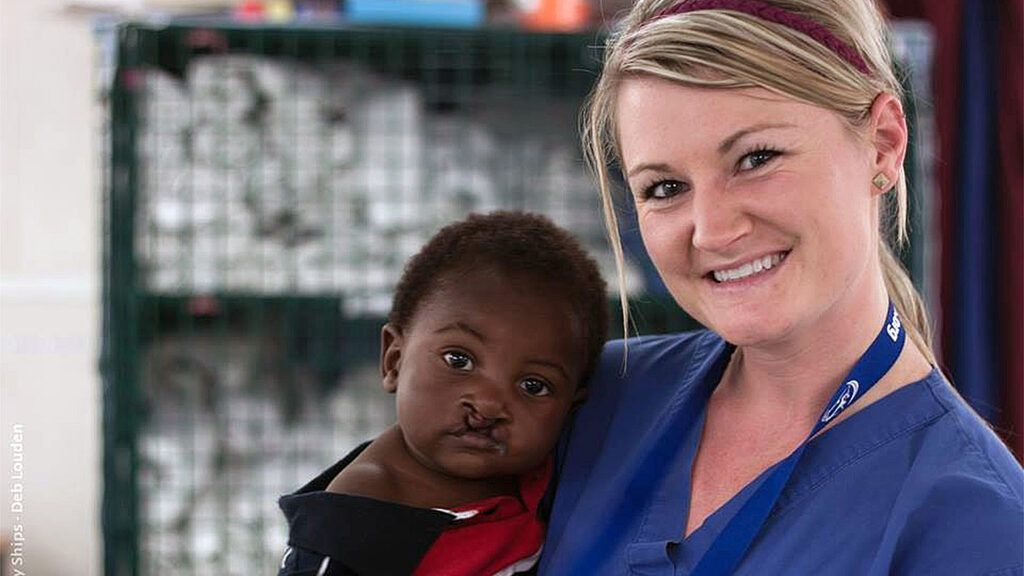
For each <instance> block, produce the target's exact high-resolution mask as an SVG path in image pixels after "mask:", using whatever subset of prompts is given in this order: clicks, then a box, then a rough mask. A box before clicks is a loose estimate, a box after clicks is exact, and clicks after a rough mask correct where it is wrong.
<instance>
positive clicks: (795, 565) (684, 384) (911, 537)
mask: <svg viewBox="0 0 1024 576" xmlns="http://www.w3.org/2000/svg"><path fill="white" fill-rule="evenodd" d="M731 352H732V347H731V346H729V345H727V344H726V343H725V342H724V341H722V339H721V338H719V337H718V336H717V335H715V334H713V333H711V332H707V331H702V332H693V333H687V334H675V335H669V336H654V337H645V338H639V339H632V340H630V341H629V346H628V354H627V356H628V363H627V364H626V368H625V374H624V375H623V362H622V358H623V345H622V341H617V342H611V343H609V344H608V345H607V346H606V347H605V351H604V354H603V356H602V359H601V364H600V367H599V368H598V370H597V373H596V375H595V377H594V378H593V380H592V382H591V384H590V392H589V397H588V399H587V402H586V404H584V406H583V407H582V409H581V410H580V412H579V413H578V414H577V415H576V418H575V419H574V421H573V423H572V425H571V428H569V429H568V430H567V432H566V433H565V434H564V436H563V438H562V441H561V443H560V460H559V479H558V487H557V492H556V495H555V501H554V505H553V508H552V515H551V520H550V524H549V526H548V535H547V542H546V544H545V549H544V556H543V558H542V559H541V566H540V573H541V574H542V575H543V574H554V575H562V574H567V575H568V574H572V575H575V574H579V573H581V572H582V571H587V572H588V574H612V575H624V574H636V575H648V574H649V575H667V574H689V573H690V572H691V571H692V569H693V567H694V566H695V565H696V563H697V561H698V560H699V559H700V557H701V555H702V554H703V553H704V552H705V550H707V548H708V546H709V545H710V544H711V542H712V541H713V540H714V539H715V537H716V536H717V535H718V533H719V532H720V531H721V530H722V528H723V527H724V526H725V524H726V523H727V522H728V521H729V519H730V518H731V517H732V515H733V514H735V512H736V511H737V510H738V509H739V507H740V506H741V505H742V504H743V502H744V501H745V500H746V499H747V498H748V497H749V496H750V495H751V494H752V493H753V491H754V490H755V489H756V487H757V485H758V484H759V483H760V482H761V481H762V480H763V479H764V478H765V477H767V475H768V474H769V472H770V470H769V471H766V472H765V473H764V474H762V475H761V476H760V477H759V478H757V479H756V480H754V481H753V482H752V483H751V484H750V485H748V486H747V487H745V488H744V489H743V490H742V491H741V492H740V493H739V494H737V495H736V496H735V497H734V498H733V499H732V500H730V501H729V502H728V503H726V504H725V505H724V506H722V507H721V508H720V509H719V510H718V511H716V512H715V513H714V514H712V515H711V516H710V517H709V518H708V519H707V520H706V521H705V522H704V524H703V525H702V526H701V527H700V528H698V529H697V530H696V531H695V532H693V533H692V534H691V535H690V536H689V537H688V538H686V539H683V533H684V529H685V523H686V517H687V507H688V506H689V495H690V469H691V466H692V465H693V460H694V456H695V454H696V451H697V444H698V442H699V440H700V435H701V430H702V428H703V425H704V409H705V406H706V404H707V400H708V397H709V396H710V394H711V392H712V390H714V387H715V386H716V385H717V384H718V381H719V380H720V379H721V375H722V372H723V371H724V370H725V366H726V364H727V363H728V359H729V356H730V354H731ZM1022 494H1024V471H1022V469H1021V467H1020V465H1019V464H1018V462H1017V461H1016V460H1015V459H1014V458H1013V456H1012V455H1011V454H1010V453H1009V451H1008V450H1007V449H1006V447H1005V446H1004V445H1003V444H1002V443H1001V442H1000V440H999V439H998V438H997V437H996V436H995V434H993V433H992V432H991V430H989V428H988V427H987V426H986V425H985V424H984V423H983V422H982V421H981V420H980V419H979V418H978V417H977V416H976V415H975V414H974V413H973V412H972V411H971V410H970V408H968V406H967V405H966V404H965V403H964V402H963V400H961V399H960V397H959V396H958V395H957V394H956V392H955V391H954V390H953V388H952V387H951V386H950V385H949V383H948V382H947V381H946V380H945V379H944V378H943V377H942V375H941V374H940V373H939V372H938V371H934V370H933V371H932V372H931V374H929V375H928V376H927V377H926V378H924V379H923V380H920V381H918V382H915V383H912V384H909V385H907V386H904V387H902V388H900V389H898V390H896V391H894V392H893V393H891V394H889V395H887V396H885V397H884V398H882V399H880V400H878V401H877V402H875V403H873V404H871V405H869V406H867V407H865V408H864V409H862V410H861V411H859V412H857V413H855V414H853V415H852V416H850V417H849V418H847V419H846V420H845V421H843V422H841V423H839V424H838V425H836V426H834V427H833V428H831V429H830V430H828V431H826V432H824V433H823V434H821V435H819V436H818V437H816V438H815V439H814V440H813V441H812V442H811V443H810V444H809V445H808V447H807V450H806V451H805V452H804V455H803V458H802V459H801V461H800V463H799V464H798V465H797V468H796V469H795V470H794V472H793V475H792V477H791V478H790V480H789V483H788V484H787V485H786V488H785V490H784V491H783V493H782V495H781V497H780V498H779V501H778V502H777V503H776V505H775V508H774V509H773V511H772V514H771V516H770V517H769V518H768V520H767V522H766V523H765V525H764V526H763V528H762V530H761V532H760V533H759V535H758V536H757V538H756V539H755V540H754V542H753V544H752V545H751V547H750V549H749V550H748V552H747V554H746V556H745V557H744V558H743V560H742V561H741V563H740V565H739V567H738V568H737V570H736V572H735V573H736V574H751V575H752V574H759V575H760V574H857V575H861V574H957V575H960V574H1000V575H1002V574H1022V565H1024V496H1022ZM584 567H585V568H584Z"/></svg>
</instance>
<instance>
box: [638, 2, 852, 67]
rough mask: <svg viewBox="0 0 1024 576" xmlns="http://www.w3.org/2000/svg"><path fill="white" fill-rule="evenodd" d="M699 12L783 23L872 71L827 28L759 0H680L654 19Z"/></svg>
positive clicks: (843, 57)
mask: <svg viewBox="0 0 1024 576" xmlns="http://www.w3.org/2000/svg"><path fill="white" fill-rule="evenodd" d="M698 10H732V11H734V12H742V13H744V14H749V15H751V16H756V17H758V18H760V19H762V20H767V21H769V22H775V23H776V24H782V25H783V26H785V27H787V28H791V29H793V30H796V31H797V32H801V33H803V34H806V35H807V36H810V37H811V38H814V39H815V40H817V41H818V43H820V44H822V45H824V46H825V47H826V48H828V49H829V50H831V51H832V52H834V53H835V54H836V55H837V56H839V57H840V58H842V59H843V60H846V62H847V63H849V64H850V65H851V66H853V67H854V68H856V69H857V70H860V71H861V72H862V73H864V74H865V75H867V76H871V69H870V68H868V65H867V64H866V63H865V62H864V59H863V58H861V57H860V54H858V53H857V51H856V50H854V49H853V48H850V46H849V45H848V44H846V43H845V42H843V41H842V40H840V39H839V38H836V37H835V35H834V34H832V33H831V32H829V31H828V29H827V28H825V27H824V26H822V25H821V24H818V23H817V22H815V21H813V20H810V19H808V18H805V17H803V16H801V15H799V14H795V13H793V12H790V11H788V10H786V9H784V8H780V7H778V6H774V5H772V4H768V3H767V2H763V1H762V0H682V1H681V2H679V3H678V4H675V5H673V6H670V7H668V8H666V9H664V10H662V11H661V12H659V13H658V15H657V16H655V19H660V18H664V17H666V16H673V15H676V14H686V13H687V12H697V11H698Z"/></svg>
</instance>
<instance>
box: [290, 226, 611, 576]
mask: <svg viewBox="0 0 1024 576" xmlns="http://www.w3.org/2000/svg"><path fill="white" fill-rule="evenodd" d="M606 330H607V299H606V294H605V283H604V281H603V280H602V278H601V275H600V273H599V272H598V269H597V266H596V265H595V263H594V261H593V260H591V259H590V257H588V256H587V254H586V252H585V251H584V250H583V249H582V248H581V247H580V246H579V244H578V243H577V242H576V241H575V240H574V239H573V238H572V237H571V236H570V235H569V234H568V233H567V232H565V231H563V230H561V229H559V228H558V227H556V226H555V225H553V224H552V223H551V222H550V221H549V220H547V219H546V218H544V217H541V216H537V215H531V214H523V213H515V212H496V213H492V214H489V215H485V216H470V217H469V218H468V219H467V220H464V221H461V222H458V223H455V224H452V225H450V226H448V227H446V228H444V229H442V230H441V231H440V232H438V234H437V235H435V236H434V237H433V238H432V239H431V240H430V241H429V242H428V243H427V245H426V246H424V247H423V249H422V250H421V251H420V252H419V253H418V254H417V255H416V256H414V257H413V258H412V260H410V262H409V263H408V265H407V266H406V268H405V272H404V274H403V275H402V278H401V280H400V281H399V284H398V287H397V289H396V292H395V296H394V302H393V306H392V310H391V314H390V315H389V317H388V323H387V324H386V325H385V326H384V328H383V330H382V332H381V356H380V374H381V383H382V385H383V387H384V389H385V390H387V391H388V392H390V393H392V394H395V395H396V405H397V414H398V422H397V423H396V424H395V425H393V426H392V427H391V428H389V429H388V430H387V431H385V432H384V433H383V434H381V435H380V436H378V437H377V438H376V439H375V440H373V441H372V442H369V443H367V444H363V445H362V446H360V447H358V448H356V449H355V450H354V451H353V452H352V453H350V454H348V455H347V456H345V457H344V458H343V459H342V460H341V461H340V462H338V463H337V464H335V465H334V466H332V467H331V468H329V469H328V470H326V471H325V472H323V473H322V474H321V475H320V476H318V477H317V478H315V479H314V480H313V481H311V482H310V483H309V484H307V485H305V486H304V487H302V488H301V489H299V491H298V492H296V493H294V494H291V495H288V496H284V497H282V498H281V502H280V505H281V508H282V510H284V513H285V515H286V516H287V517H288V522H289V526H290V536H289V539H288V544H289V548H288V550H287V552H286V553H285V556H284V558H283V559H282V562H281V571H280V573H279V576H284V575H298V574H308V575H310V576H313V575H316V576H325V575H332V574H338V575H352V574H355V575H359V576H367V575H372V576H378V575H391V574H395V575H407V574H417V575H419V574H445V575H452V576H457V575H460V576H481V575H489V574H501V575H506V574H515V573H520V572H526V571H528V570H530V569H531V568H532V567H533V566H534V564H535V563H536V562H537V559H538V557H539V555H540V549H541V545H542V543H543V540H544V524H543V522H542V520H541V519H540V518H539V517H538V515H537V506H538V504H539V502H540V500H541V498H542V496H543V495H544V492H545V490H546V489H547V486H548V482H549V480H550V478H551V468H552V466H551V452H552V448H553V447H554V444H555V441H556V440H557V438H558V435H559V432H560V431H561V428H562V425H563V424H564V423H565V421H566V418H567V416H568V415H569V413H570V411H571V410H572V408H573V407H574V406H576V405H577V404H579V403H580V402H582V401H583V398H584V396H585V389H584V387H583V386H584V382H585V381H586V378H587V376H588V373H589V372H590V370H591V369H592V368H593V366H594V363H595V361H596V360H597V357H598V355H599V353H600V350H601V346H602V344H603V342H604V339H605V336H606Z"/></svg>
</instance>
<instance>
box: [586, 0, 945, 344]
mask: <svg viewBox="0 0 1024 576" xmlns="http://www.w3.org/2000/svg"><path fill="white" fill-rule="evenodd" d="M679 1H680V0H638V1H637V3H636V4H635V5H634V6H633V8H632V10H631V11H630V13H629V15H628V16H627V17H626V19H625V21H624V22H623V23H622V27H621V29H620V31H619V32H618V33H616V34H615V35H613V36H612V37H611V38H610V39H609V40H608V43H607V45H606V53H605V60H604V68H603V71H602V74H601V78H600V79H599V80H598V83H597V85H596V86H595V87H594V90H593V91H592V92H591V94H590V97H589V98H588V100H587V103H586V105H585V107H584V109H583V112H582V115H581V134H582V139H583V150H584V155H585V157H586V160H587V163H588V165H589V167H590V169H591V170H592V171H593V172H594V174H595V175H596V177H597V181H598V184H599V186H600V189H601V199H602V210H603V212H604V220H605V226H606V228H607V231H608V236H609V239H610V241H611V245H612V252H613V253H614V255H615V261H616V264H617V268H618V274H619V298H620V300H621V303H622V324H623V331H624V332H625V333H627V334H628V327H629V307H628V304H627V300H626V292H625V282H624V280H625V278H624V272H623V267H624V260H623V253H622V243H621V240H620V238H619V233H618V218H617V217H616V214H615V206H614V202H613V199H612V183H611V177H610V174H609V169H608V165H609V163H610V162H611V161H613V160H618V161H621V158H622V155H621V151H620V149H619V145H618V142H617V138H616V136H617V131H616V124H615V122H616V120H615V117H614V111H615V97H616V95H617V92H618V87H619V84H620V82H621V81H622V80H623V79H624V78H628V77H632V76H638V75H639V76H653V77H657V78H662V79H665V80H669V81H672V82H678V83H680V84H685V85H688V86H695V87H706V88H720V89H728V88H754V87H759V88H764V89H767V90H769V91H771V92H774V93H776V94H778V95H780V96H783V97H786V98H790V99H794V100H797V101H801V102H805V103H807V104H811V105H814V106H818V107H820V108H824V109H827V110H831V111H833V112H835V113H836V114H838V115H839V116H840V117H841V118H843V119H844V120H845V122H846V124H847V126H848V127H849V128H850V129H851V130H855V131H856V130H857V129H858V128H861V127H863V126H864V124H865V122H866V120H867V119H868V116H869V113H870V110H871V105H872V103H873V102H874V101H875V98H876V97H877V96H878V95H879V94H881V93H883V92H885V93H889V94H893V95H895V96H897V97H901V96H902V89H901V87H900V83H899V81H898V80H897V78H896V76H895V73H894V72H893V67H892V58H891V56H890V54H889V49H888V45H887V43H886V30H887V28H886V26H885V22H884V20H883V18H882V15H881V14H880V13H879V11H878V8H877V7H876V6H875V4H874V2H873V1H872V0H771V2H770V3H771V4H772V5H774V6H777V7H780V8H782V9H784V10H787V11H789V12H790V13H792V14H796V15H798V16H801V17H803V18H805V19H808V20H811V21H813V22H815V23H817V24H820V25H821V26H823V27H824V28H825V29H827V30H828V32H830V33H831V34H832V35H833V36H835V37H836V38H838V39H839V40H841V41H842V42H845V43H846V45H847V46H849V47H851V48H852V49H853V50H854V51H856V52H857V53H858V54H859V55H860V56H861V57H862V58H863V60H864V63H866V65H867V67H868V68H869V69H870V70H871V71H872V72H871V74H870V75H867V74H864V73H863V72H861V71H859V70H858V69H857V68H856V67H855V66H854V65H853V64H852V63H850V62H849V61H848V60H846V59H844V58H842V57H841V56H839V55H838V54H837V53H836V52H834V51H833V50H832V49H830V48H829V47H827V46H825V45H824V44H822V43H820V42H818V41H817V40H814V39H813V38H811V37H810V36H807V35H805V34H803V33H801V32H798V31H797V30H794V29H792V28H790V27H787V26H785V25H782V24H777V23H774V22H770V21H767V20H763V19H761V18H758V17H756V16H751V15H748V14H744V13H740V12H734V11H728V10H721V9H718V10H701V11H695V12H689V13H686V14H682V15H671V16H664V17H661V16H660V15H661V14H662V12H663V11H664V10H666V9H667V8H669V7H671V6H673V5H675V4H676V3H678V2H679ZM683 1H685V0H683ZM884 198H886V199H887V201H886V202H883V203H882V206H881V210H882V211H883V213H882V214H881V215H880V218H879V222H880V226H881V228H882V230H881V233H880V234H879V243H878V256H879V262H880V264H881V268H882V275H883V278H884V280H885V287H886V290H887V291H888V294H889V297H890V298H891V299H892V301H893V303H894V305H895V306H896V309H897V311H898V312H899V313H900V315H901V316H902V318H903V323H904V326H906V327H907V333H908V334H909V335H910V337H911V339H912V340H913V341H914V342H915V343H916V344H917V346H918V348H920V349H921V352H922V353H923V354H924V355H925V356H926V357H927V358H928V360H929V362H931V363H932V364H935V357H934V353H933V352H932V345H931V330H930V327H929V322H928V316H927V313H926V311H925V307H924V303H923V301H922V298H921V295H920V294H919V293H918V292H917V289H916V288H915V287H914V285H913V283H912V282H911V280H910V277H909V276H908V275H907V272H906V270H904V269H903V266H902V265H901V264H900V262H899V260H898V259H897V258H896V256H895V254H894V252H893V250H892V248H891V246H890V239H891V241H893V242H895V243H896V245H897V246H899V247H902V246H903V245H905V244H906V241H907V182H906V176H905V174H904V172H903V170H902V169H901V170H900V172H899V174H898V177H897V178H896V182H895V188H894V190H892V193H891V194H885V195H884Z"/></svg>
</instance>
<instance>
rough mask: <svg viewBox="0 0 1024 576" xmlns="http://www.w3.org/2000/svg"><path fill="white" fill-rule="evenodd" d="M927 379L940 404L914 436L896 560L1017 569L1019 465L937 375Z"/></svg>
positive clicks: (918, 565) (909, 564)
mask: <svg viewBox="0 0 1024 576" xmlns="http://www.w3.org/2000/svg"><path fill="white" fill-rule="evenodd" d="M927 386H928V389H929V392H930V393H931V395H932V396H933V397H934V400H935V401H936V402H937V403H939V404H940V405H942V406H943V408H944V409H945V410H944V413H943V415H942V416H941V417H939V418H937V419H936V420H935V421H934V422H933V423H932V424H931V425H929V426H927V427H926V428H925V429H923V430H921V434H920V436H919V437H917V438H916V439H915V443H917V444H918V449H917V451H916V453H915V454H914V455H913V464H912V466H911V469H910V472H909V476H908V479H907V482H905V483H904V485H903V486H902V487H901V490H900V492H901V500H902V502H901V504H900V505H899V506H898V508H900V509H902V510H903V513H899V514H897V516H900V517H902V521H901V522H900V524H901V525H902V529H901V530H900V537H899V540H900V541H901V545H900V546H899V550H898V551H897V556H896V558H894V560H895V562H896V564H897V565H898V566H900V567H901V571H906V572H912V573H918V572H920V573H933V572H934V571H939V572H941V573H967V572H962V571H961V570H967V571H970V573H984V574H1003V573H1006V574H1013V573H1019V571H1020V570H1021V567H1022V562H1024V559H1022V554H1021V552H1022V542H1024V469H1022V468H1021V466H1020V464H1019V463H1018V462H1017V460H1016V459H1015V458H1014V457H1013V455H1012V454H1011V453H1010V451H1009V450H1008V449H1007V448H1006V446H1005V445H1004V444H1003V443H1002V441H1001V440H999V438H998V437H997V436H996V435H995V433H994V432H993V431H992V429H991V428H990V427H989V426H988V425H987V424H986V423H985V422H984V421H983V420H982V419H981V418H980V417H979V416H978V415H977V414H975V413H974V411H973V410H971V408H970V407H969V406H968V405H967V403H966V402H965V401H964V400H963V399H962V398H960V396H959V395H958V394H957V393H956V391H955V390H954V389H953V387H952V386H951V385H950V384H949V382H948V381H946V380H945V379H944V378H943V377H942V376H941V375H939V374H937V373H933V375H932V376H931V377H930V378H929V379H928V382H927ZM904 514H905V515H904ZM979 567H986V568H985V570H984V571H980V572H979V571H978V569H979ZM1014 570H1017V571H1018V572H1014ZM1004 571H1005V572H1004ZM934 573H938V572H934Z"/></svg>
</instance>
